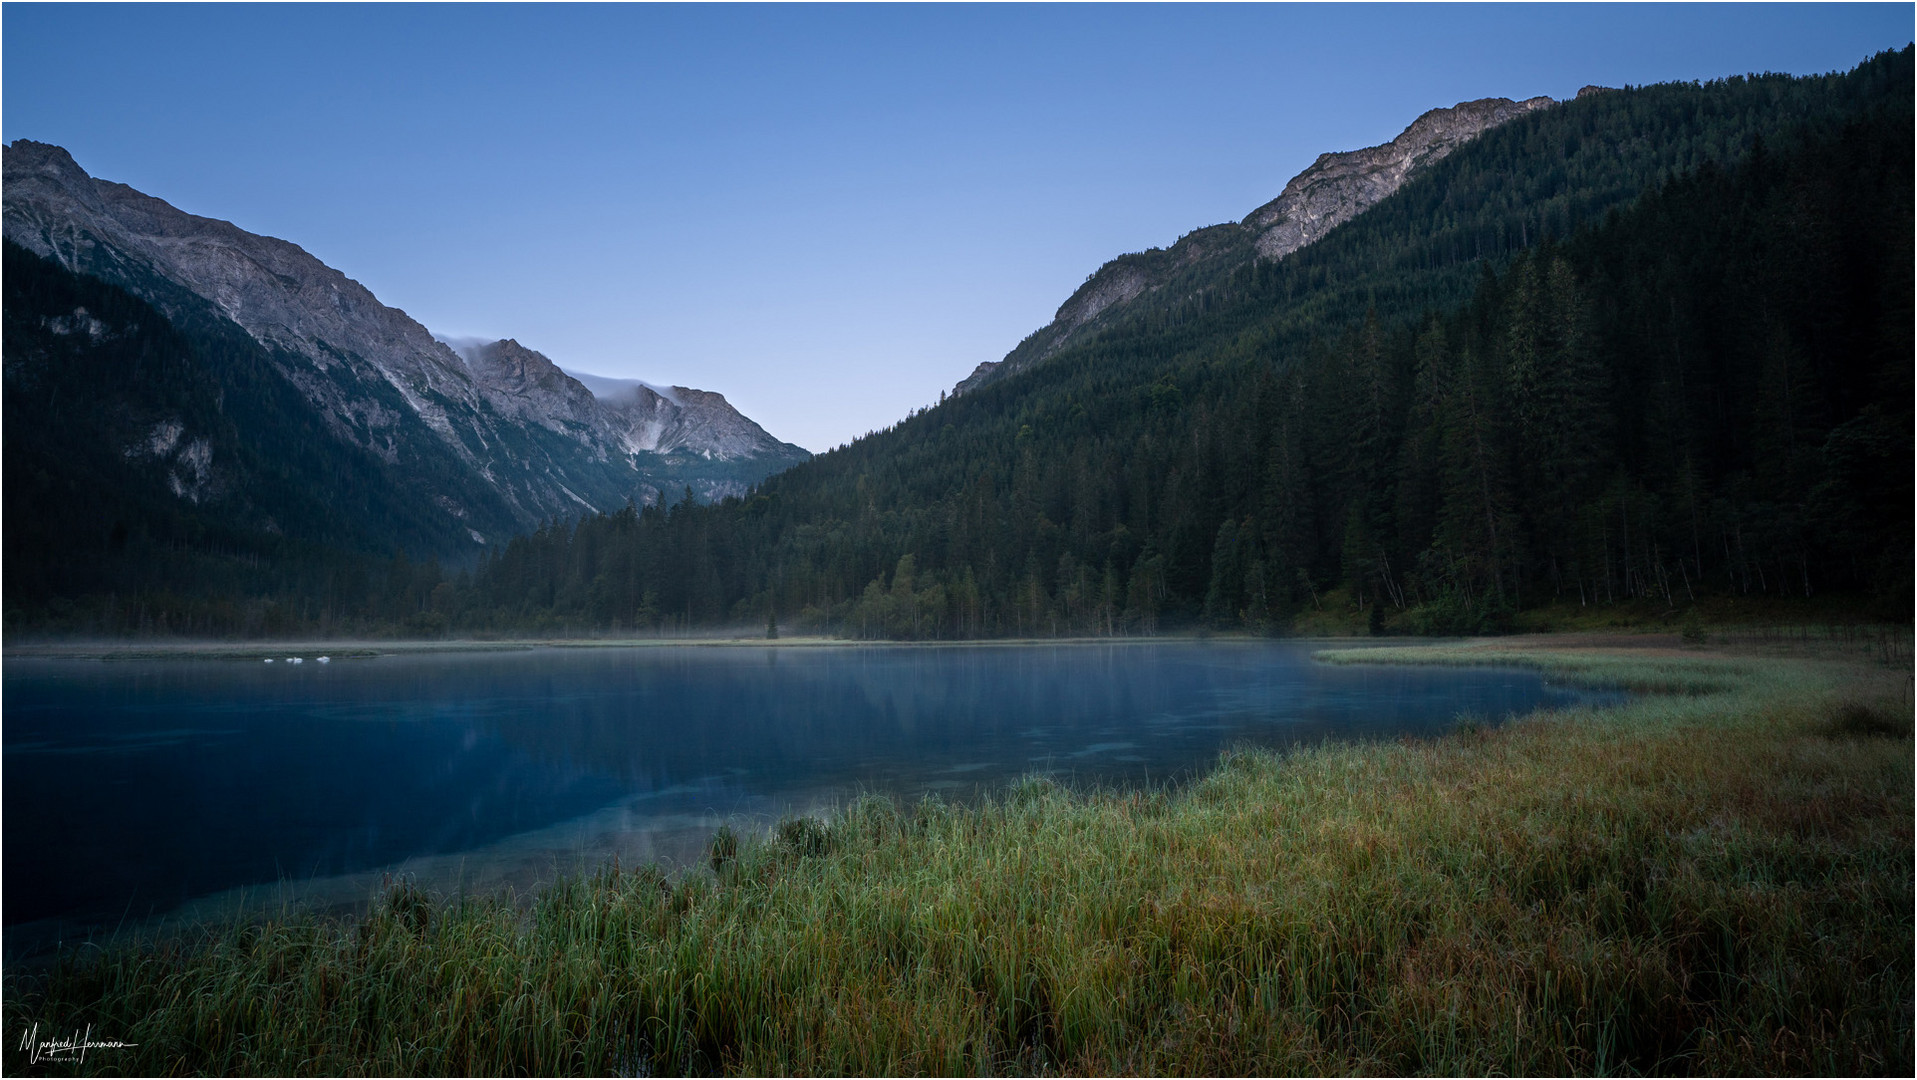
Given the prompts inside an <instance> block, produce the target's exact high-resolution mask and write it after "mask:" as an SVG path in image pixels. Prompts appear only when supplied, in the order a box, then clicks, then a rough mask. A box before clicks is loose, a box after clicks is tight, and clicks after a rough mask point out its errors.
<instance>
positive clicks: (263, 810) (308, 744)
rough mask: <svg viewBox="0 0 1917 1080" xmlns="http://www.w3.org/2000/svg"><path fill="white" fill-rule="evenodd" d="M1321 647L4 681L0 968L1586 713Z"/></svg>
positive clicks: (535, 663) (1509, 688)
mask: <svg viewBox="0 0 1917 1080" xmlns="http://www.w3.org/2000/svg"><path fill="white" fill-rule="evenodd" d="M1316 647H1317V646H1313V645H1310V644H1303V643H1297V642H1282V643H1258V642H1231V643H1217V642H1172V643H1149V644H1147V643H1128V644H1112V645H1061V646H1056V647H1048V646H1030V645H1021V646H1002V647H1001V646H952V647H933V648H926V647H896V646H881V647H844V648H768V647H764V646H749V645H741V646H736V647H653V648H621V649H610V648H608V649H535V650H520V651H505V652H478V653H444V654H436V655H418V656H387V657H380V658H376V659H362V660H335V661H334V662H332V663H331V664H326V665H322V664H318V663H315V662H314V661H313V658H312V657H310V656H309V657H307V659H306V662H305V663H303V664H299V665H293V664H288V663H285V662H284V661H283V660H282V661H281V662H279V663H274V664H264V663H260V662H258V661H252V662H239V661H232V660H225V661H219V660H166V661H151V662H147V661H127V662H99V661H55V660H8V661H7V662H6V665H5V672H4V677H5V726H4V764H5V795H4V811H5V819H4V829H5V837H4V839H5V843H4V863H5V886H4V890H5V891H4V900H5V922H6V925H7V927H8V930H9V933H8V936H9V939H10V940H9V951H13V949H14V945H15V944H16V943H17V940H18V939H20V938H22V937H25V936H32V935H31V934H22V933H19V932H17V931H20V930H22V929H23V928H27V927H29V926H30V927H32V928H34V929H35V931H36V932H38V933H46V932H48V931H50V930H53V931H57V932H58V933H60V934H72V933H76V932H84V930H85V928H87V927H88V926H98V925H107V926H111V925H114V924H131V923H138V922H139V921H140V920H143V919H147V918H150V917H152V916H155V915H159V914H164V913H166V912H168V911H174V910H176V909H182V905H189V904H190V902H197V904H198V907H199V908H204V909H206V910H208V911H212V910H217V909H218V906H219V903H220V902H223V901H224V900H231V899H232V898H233V897H235V896H239V895H250V896H252V897H253V898H254V901H255V902H258V901H259V898H260V895H261V893H262V892H265V893H273V892H274V890H278V892H279V895H281V896H282V897H284V896H285V895H291V894H297V895H298V897H299V898H300V899H301V900H302V901H304V902H310V903H318V904H321V905H324V904H329V903H351V902H355V901H358V900H363V899H364V898H365V897H366V896H367V895H369V893H370V890H371V889H372V888H373V885H374V883H376V882H377V881H378V879H379V875H380V874H381V873H383V872H399V873H406V874H412V875H414V876H415V877H417V878H418V879H419V880H420V881H421V882H422V884H426V885H428V886H429V887H433V888H436V889H440V890H444V891H449V892H450V891H456V890H459V889H479V888H493V887H497V886H498V885H501V884H510V885H514V886H516V887H522V888H523V887H525V886H529V885H532V884H534V883H536V882H538V881H542V880H550V879H551V877H552V875H553V874H554V873H555V872H558V871H563V870H575V869H580V868H582V867H588V868H589V867H591V866H594V865H597V864H599V863H601V862H603V861H604V860H606V859H608V858H610V857H612V856H615V855H616V856H618V857H619V858H620V859H621V860H622V861H624V862H626V863H627V864H631V863H633V862H635V861H645V860H647V859H654V858H656V859H661V860H665V861H669V862H674V861H685V860H688V859H693V858H696V857H697V855H698V853H699V852H700V851H701V850H702V849H703V846H704V844H705V842H706V840H707V838H708V837H709V836H710V834H711V831H712V830H713V829H714V828H715V827H716V826H717V825H718V824H719V823H720V822H722V821H725V820H733V821H740V820H743V821H744V822H746V823H747V824H754V823H762V822H769V821H771V820H774V819H776V818H777V817H778V816H779V815H781V814H784V813H792V812H800V813H803V812H808V811H814V810H819V809H823V808H827V807H830V806H832V805H834V804H837V803H842V802H844V801H845V800H847V799H849V798H851V797H853V796H855V795H857V794H859V793H860V792H865V791H872V792H882V793H885V794H889V795H893V796H898V797H902V798H905V799H916V798H918V797H919V796H921V795H924V794H926V793H938V794H940V795H942V796H943V797H945V798H947V799H952V800H962V799H965V798H970V797H972V796H974V795H976V794H977V793H978V792H979V791H980V790H982V789H991V788H994V787H996V786H998V785H1001V784H1003V783H1004V782H1006V781H1008V780H1010V779H1013V778H1015V777H1018V776H1020V775H1023V774H1027V773H1035V772H1036V773H1048V774H1052V775H1055V776H1058V777H1060V778H1062V779H1068V780H1071V781H1074V782H1079V783H1090V784H1103V785H1140V784H1157V783H1163V782H1166V781H1176V780H1178V779H1181V778H1185V777H1189V776H1190V775H1192V774H1193V773H1194V772H1200V771H1203V770H1204V769H1206V768H1207V767H1208V766H1210V765H1211V764H1212V763H1213V762H1214V761H1215V760H1216V758H1217V755H1218V753H1219V751H1220V750H1221V749H1224V748H1227V747H1230V746H1233V745H1239V744H1255V745H1260V746H1274V747H1282V746H1286V745H1292V744H1296V743H1300V742H1304V743H1312V742H1317V741H1319V740H1322V739H1326V738H1340V739H1343V738H1372V737H1392V736H1397V735H1400V734H1406V733H1409V734H1414V735H1416V734H1432V733H1437V732H1441V731H1443V730H1445V729H1447V728H1449V727H1450V725H1451V723H1452V721H1453V719H1454V718H1455V716H1456V715H1457V714H1458V713H1460V712H1463V711H1471V712H1476V713H1481V714H1484V715H1486V716H1488V717H1493V718H1496V717H1503V716H1506V715H1508V714H1512V713H1522V712H1525V711H1528V710H1530V709H1532V708H1535V707H1537V706H1539V705H1553V704H1562V703H1565V702H1569V701H1572V700H1575V699H1578V698H1581V697H1588V696H1589V695H1588V694H1582V693H1580V692H1577V691H1572V690H1567V689H1563V688H1556V687H1551V686H1547V685H1545V684H1544V683H1543V682H1542V680H1541V679H1540V678H1539V676H1538V675H1537V674H1536V673H1533V672H1527V671H1517V670H1508V669H1443V668H1412V667H1385V666H1359V667H1330V666H1326V665H1322V664H1317V663H1314V662H1313V661H1312V660H1311V659H1310V653H1311V651H1312V650H1313V649H1314V648H1316ZM241 887H251V889H250V891H249V892H248V893H245V894H238V893H235V892H234V891H233V890H236V889H239V888H241ZM209 905H211V906H210V907H209ZM182 910H184V911H188V912H191V911H193V910H196V909H195V907H193V906H188V907H186V908H184V909H182Z"/></svg>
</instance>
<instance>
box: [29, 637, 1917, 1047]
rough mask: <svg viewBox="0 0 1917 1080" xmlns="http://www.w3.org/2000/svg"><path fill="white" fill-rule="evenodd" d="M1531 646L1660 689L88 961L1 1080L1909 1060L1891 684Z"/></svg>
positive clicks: (889, 815) (393, 899)
mask: <svg viewBox="0 0 1917 1080" xmlns="http://www.w3.org/2000/svg"><path fill="white" fill-rule="evenodd" d="M1363 658H1364V659H1365V660H1367V661H1371V660H1376V659H1380V658H1382V654H1380V653H1378V652H1376V651H1367V652H1365V653H1364V654H1363ZM1393 658H1394V659H1406V657H1402V656H1394V657H1393ZM1423 658H1424V659H1434V658H1435V657H1432V656H1430V655H1429V654H1427V655H1425V656H1424V657H1423ZM1524 662H1528V663H1534V664H1543V665H1545V666H1547V667H1551V668H1552V670H1555V671H1559V672H1563V673H1570V674H1573V675H1575V677H1578V678H1581V679H1584V680H1586V681H1591V682H1598V683H1608V684H1611V685H1625V686H1634V687H1656V688H1660V689H1664V690H1676V691H1679V693H1677V694H1674V695H1663V696H1654V697H1644V698H1640V699H1637V700H1636V701H1635V702H1634V703H1632V704H1630V705H1628V706H1626V707H1623V708H1619V709H1613V710H1604V711H1595V710H1587V709H1573V710H1568V711H1563V712H1557V713H1545V714H1539V715H1535V716H1532V717H1529V718H1525V719H1523V720H1520V721H1518V722H1515V723H1511V724H1507V725H1505V726H1503V727H1500V728H1496V729H1489V728H1482V727H1479V728H1475V729H1468V730H1465V731H1463V732H1461V733H1460V734H1458V735H1454V736H1451V737H1448V738H1445V739H1439V740H1430V741H1403V742H1390V743H1372V744H1363V745H1334V744H1327V745H1324V746H1320V747H1317V748H1313V749H1307V750H1303V751H1297V752H1292V753H1289V754H1285V755H1278V754H1272V753H1265V752H1242V753H1232V754H1228V755H1226V756H1225V757H1223V758H1222V759H1221V761H1220V762H1219V764H1218V766H1217V768H1216V769H1215V770H1214V771H1213V772H1212V773H1211V774H1210V775H1208V776H1207V777H1205V778H1204V779H1202V780H1200V781H1198V782H1195V783H1193V784H1191V785H1189V786H1188V787H1185V788H1183V789H1180V790H1177V791H1172V792H1165V791H1160V792H1149V793H1147V792H1123V791H1108V792H1096V793H1074V792H1072V791H1069V790H1066V789H1064V788H1062V787H1059V786H1057V785H1055V784H1052V783H1050V782H1048V781H1044V780H1027V781H1024V782H1022V783H1020V784H1017V785H1014V786H1012V787H1010V788H1008V789H1006V790H1004V791H1003V792H1001V793H999V794H998V795H997V796H995V797H993V798H991V799H988V800H987V801H985V802H983V803H982V804H979V805H973V806H966V807H958V806H952V805H947V804H944V803H940V802H938V801H926V802H922V803H919V804H918V805H915V806H899V805H895V804H893V803H890V802H887V801H885V800H881V799H864V800H860V801H858V802H855V803H853V804H852V805H850V806H848V807H846V808H845V809H844V810H843V811H842V812H840V813H839V814H837V815H835V816H833V817H832V818H831V819H830V820H810V819H808V820H793V821H789V822H786V823H784V824H783V825H781V826H780V827H779V828H777V829H775V830H773V831H772V832H771V833H770V834H768V835H743V836H733V835H732V834H731V833H730V832H728V833H727V837H728V839H725V840H721V841H720V842H719V843H718V844H716V845H715V847H714V851H713V858H712V860H711V868H709V869H708V868H706V867H701V868H700V869H699V870H697V871H696V872H690V873H686V874H684V875H680V876H677V877H669V876H667V875H665V874H662V873H661V872H659V871H658V870H656V869H652V868H646V869H641V870H637V871H627V870H621V869H618V868H608V869H606V870H605V871H603V872H602V873H601V874H599V875H598V876H596V877H593V878H590V879H577V880H571V881H567V882H563V883H561V884H560V885H558V886H556V887H554V888H552V889H550V890H548V891H545V892H543V893H542V894H541V895H539V896H538V897H537V898H536V899H534V900H533V901H532V902H531V903H530V904H526V903H519V902H515V900H514V899H513V898H511V897H504V896H502V897H494V898H490V899H485V900H478V901H472V900H466V901H459V902H444V901H441V900H438V899H436V898H433V897H428V896H423V895H421V894H420V893H419V892H418V891H417V890H416V889H412V888H410V887H408V886H407V885H405V884H403V883H402V884H398V885H395V886H393V888H392V889H391V890H390V891H389V893H388V895H386V896H385V897H384V898H382V899H381V900H380V901H379V903H377V904H376V905H375V906H374V908H373V910H372V911H371V913H370V914H369V915H367V916H366V917H364V918H361V919H356V920H346V921H322V920H317V919H311V918H301V917H294V918H287V919H275V920H271V921H267V922H264V923H262V924H258V925H251V926H237V927H233V928H229V929H225V930H221V931H216V932H211V933H208V934H207V935H206V936H204V937H202V938H198V939H194V940H190V941H175V942H170V943H161V944H147V945H143V946H138V947H118V948H113V949H108V950H106V951H101V952H92V951H89V952H81V953H77V954H74V955H72V956H70V957H69V958H67V959H66V960H64V961H63V962H62V963H61V965H60V966H59V967H58V968H57V969H55V970H53V971H52V972H50V973H47V974H44V975H40V976H32V977H27V976H20V975H10V976H9V980H8V986H7V991H8V992H7V995H6V996H7V1000H6V1023H7V1028H6V1033H5V1037H6V1040H7V1042H6V1045H5V1053H6V1054H7V1055H8V1056H7V1058H6V1059H5V1060H6V1064H7V1066H8V1067H9V1068H10V1069H13V1070H15V1071H19V1070H21V1069H23V1068H24V1059H23V1058H22V1057H21V1056H20V1055H19V1054H18V1053H17V1051H16V1049H15V1041H16V1040H17V1038H18V1033H19V1032H20V1031H21V1030H23V1029H24V1027H25V1026H27V1025H30V1024H31V1023H32V1022H34V1021H35V1020H38V1021H40V1022H41V1024H42V1026H43V1028H51V1029H59V1030H66V1029H70V1028H76V1027H83V1026H85V1025H86V1024H92V1025H93V1028H94V1031H95V1033H96V1036H97V1037H109V1038H117V1039H121V1040H124V1041H127V1042H137V1043H139V1044H140V1045H139V1046H138V1047H137V1048H133V1049H129V1050H120V1051H110V1052H96V1053H94V1054H93V1055H91V1056H89V1058H88V1059H87V1061H86V1063H85V1069H86V1071H98V1072H112V1071H124V1072H129V1073H135V1072H137V1073H148V1072H153V1073H175V1072H201V1073H206V1072H217V1073H228V1072H231V1073H343V1074H360V1073H374V1074H392V1073H461V1074H464V1073H480V1074H508V1073H607V1072H615V1073H625V1074H639V1073H661V1072H732V1073H748V1074H761V1075H769V1074H775V1073H832V1074H867V1073H884V1074H900V1073H940V1074H947V1075H956V1074H974V1073H1040V1072H1045V1073H1050V1072H1075V1073H1100V1074H1114V1073H1122V1074H1142V1073H1177V1074H1197V1073H1207V1074H1215V1073H1229V1074H1261V1073H1353V1072H1386V1073H1412V1072H1434V1073H1468V1074H1488V1073H1610V1072H1660V1073H1670V1072H1700V1073H1892V1074H1897V1075H1908V1074H1909V1073H1910V1071H1911V1066H1912V1008H1913V992H1912V979H1913V967H1912V955H1913V935H1912V904H1913V893H1912V875H1913V864H1912V835H1911V826H1912V784H1913V776H1912V745H1911V742H1910V727H1909V722H1910V710H1909V706H1908V700H1907V698H1903V697H1900V695H1903V694H1904V693H1906V691H1905V689H1904V687H1905V686H1906V685H1907V683H1906V680H1907V678H1908V676H1907V675H1906V674H1905V673H1902V672H1893V673H1882V672H1872V671H1871V670H1868V669H1866V668H1862V667H1845V666H1841V665H1836V664H1830V663H1823V664H1812V663H1787V662H1779V661H1775V660H1765V661H1761V662H1759V661H1748V660H1737V659H1729V658H1722V657H1702V656H1700V657H1694V658H1675V659H1655V660H1644V659H1630V658H1617V657H1602V656H1575V655H1559V656H1553V657H1544V658H1541V657H1540V656H1539V655H1538V654H1537V653H1528V654H1526V659H1525V660H1524ZM60 1071H71V1069H70V1067H60Z"/></svg>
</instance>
